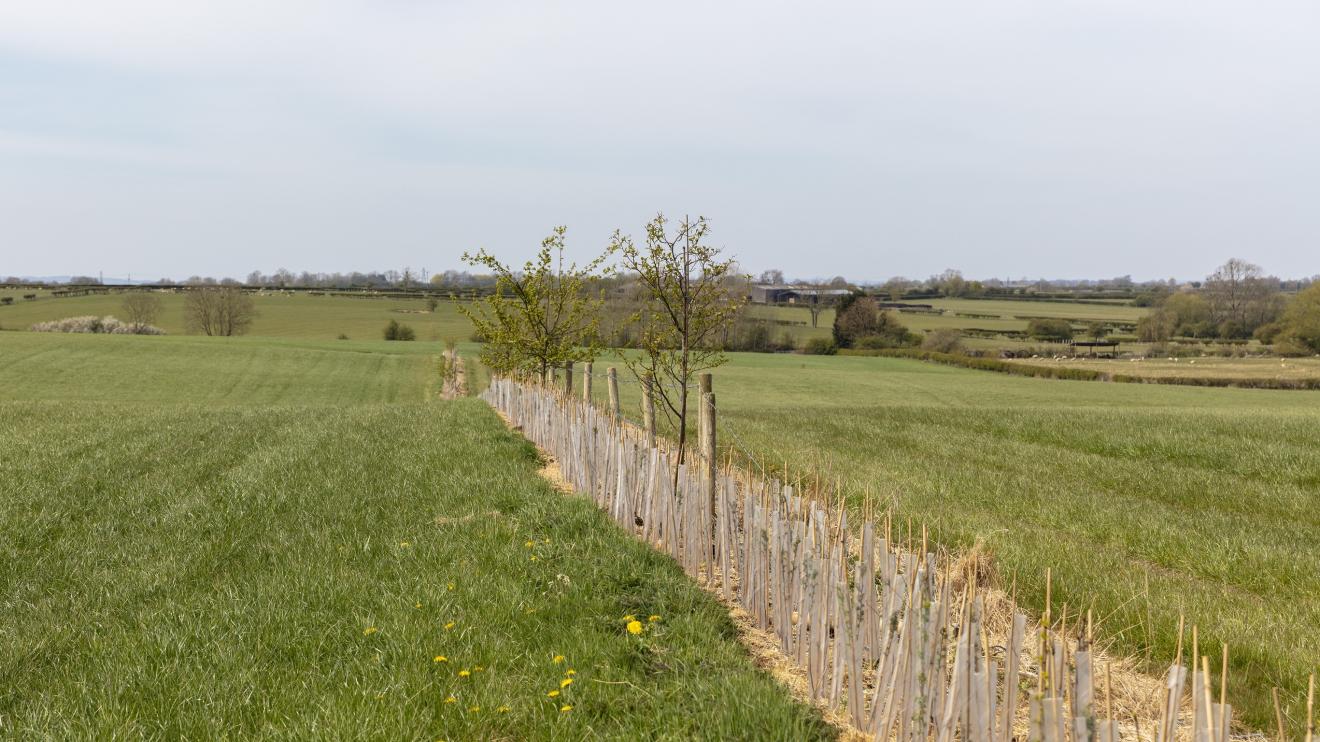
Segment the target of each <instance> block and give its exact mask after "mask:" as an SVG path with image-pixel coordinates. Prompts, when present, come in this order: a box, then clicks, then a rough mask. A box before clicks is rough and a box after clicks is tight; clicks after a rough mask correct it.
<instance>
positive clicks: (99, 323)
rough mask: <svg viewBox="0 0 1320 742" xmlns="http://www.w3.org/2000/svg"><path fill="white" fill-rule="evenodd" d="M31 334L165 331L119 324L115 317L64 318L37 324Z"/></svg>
mask: <svg viewBox="0 0 1320 742" xmlns="http://www.w3.org/2000/svg"><path fill="white" fill-rule="evenodd" d="M28 329H30V330H32V332H80V333H87V334H104V335H164V334H165V331H164V330H162V329H160V328H159V327H155V326H153V325H141V324H134V323H132V322H121V321H120V320H118V319H116V318H115V317H111V316H110V315H106V316H104V317H94V316H91V315H88V316H86V317H65V318H64V319H56V320H51V321H49V322H38V323H36V324H35V325H32V327H30V328H28Z"/></svg>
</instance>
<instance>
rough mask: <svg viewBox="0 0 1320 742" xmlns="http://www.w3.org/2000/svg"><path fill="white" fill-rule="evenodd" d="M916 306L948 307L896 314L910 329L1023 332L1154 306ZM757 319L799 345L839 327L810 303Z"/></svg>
mask: <svg viewBox="0 0 1320 742" xmlns="http://www.w3.org/2000/svg"><path fill="white" fill-rule="evenodd" d="M910 303H913V304H930V305H932V306H934V307H935V308H937V309H943V310H945V312H944V314H923V313H913V312H899V311H897V310H891V311H893V312H894V313H895V316H897V318H898V320H899V321H900V322H902V323H903V325H904V326H906V327H907V328H908V329H910V330H914V331H929V330H938V329H944V328H951V329H956V330H973V329H978V330H991V331H999V332H1022V331H1025V330H1026V329H1027V322H1028V321H1029V320H1026V319H1018V318H1019V317H1056V318H1060V319H1068V320H1071V321H1072V322H1073V323H1075V324H1085V323H1089V322H1092V321H1101V322H1110V323H1119V322H1122V323H1130V322H1136V321H1137V320H1138V319H1140V318H1141V317H1142V316H1144V315H1145V314H1146V312H1147V311H1148V310H1146V309H1144V308H1141V307H1133V306H1126V305H1120V304H1112V305H1110V304H1079V303H1068V302H1047V301H1011V300H1003V299H922V300H917V301H913V302H910ZM748 311H749V312H750V313H751V316H753V317H755V318H757V319H764V320H770V321H773V322H775V323H776V324H775V325H773V326H772V330H771V332H772V333H773V337H774V338H775V339H776V340H778V339H779V338H780V337H782V336H783V335H784V334H788V335H790V336H792V337H793V339H794V342H795V343H797V344H798V345H799V346H800V345H802V344H803V343H805V342H806V341H807V340H808V339H810V338H814V337H822V338H828V337H831V336H832V334H831V329H830V328H832V327H833V326H834V310H832V309H826V310H823V311H822V312H821V313H820V316H819V317H817V321H816V324H817V326H816V327H812V326H811V312H810V310H809V309H807V307H805V306H802V307H796V306H784V305H778V306H766V305H763V304H758V305H752V306H751V307H749V310H748ZM959 312H962V313H966V314H978V315H993V316H985V317H959V316H958V313H959ZM967 342H968V343H969V344H970V345H973V346H977V347H981V348H1022V347H1029V346H1036V345H1041V343H1037V342H1034V341H1018V340H1012V339H1009V338H993V339H991V338H968V339H967Z"/></svg>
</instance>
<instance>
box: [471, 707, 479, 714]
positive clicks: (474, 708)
mask: <svg viewBox="0 0 1320 742" xmlns="http://www.w3.org/2000/svg"><path fill="white" fill-rule="evenodd" d="M480 711H481V707H480V706H468V713H469V714H475V713H479V712H480Z"/></svg>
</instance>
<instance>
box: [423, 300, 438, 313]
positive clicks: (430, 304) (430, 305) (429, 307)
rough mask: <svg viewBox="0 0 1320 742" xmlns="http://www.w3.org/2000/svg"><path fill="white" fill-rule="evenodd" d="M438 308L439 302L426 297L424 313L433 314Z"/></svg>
mask: <svg viewBox="0 0 1320 742" xmlns="http://www.w3.org/2000/svg"><path fill="white" fill-rule="evenodd" d="M438 306H440V302H439V300H437V299H436V298H435V297H434V296H428V297H426V311H428V312H431V313H433V314H434V313H435V309H436V307H438Z"/></svg>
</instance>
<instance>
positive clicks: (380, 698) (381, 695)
mask: <svg viewBox="0 0 1320 742" xmlns="http://www.w3.org/2000/svg"><path fill="white" fill-rule="evenodd" d="M384 698H385V694H384V693H377V694H376V700H377V701H380V700H384Z"/></svg>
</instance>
